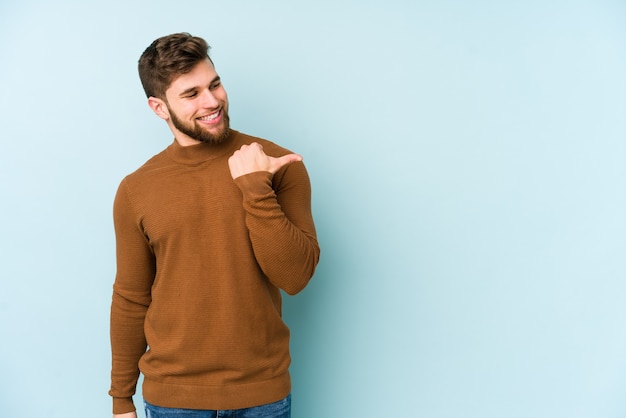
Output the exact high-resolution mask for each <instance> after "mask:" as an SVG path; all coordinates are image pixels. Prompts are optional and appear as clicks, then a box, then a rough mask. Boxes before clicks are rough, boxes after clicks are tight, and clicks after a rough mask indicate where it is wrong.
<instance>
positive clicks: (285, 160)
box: [270, 154, 302, 174]
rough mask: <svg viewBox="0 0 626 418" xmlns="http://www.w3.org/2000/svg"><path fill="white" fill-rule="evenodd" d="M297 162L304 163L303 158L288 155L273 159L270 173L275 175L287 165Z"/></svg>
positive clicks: (297, 155) (296, 155)
mask: <svg viewBox="0 0 626 418" xmlns="http://www.w3.org/2000/svg"><path fill="white" fill-rule="evenodd" d="M297 161H302V156H301V155H299V154H287V155H283V156H282V157H278V158H272V160H271V168H270V172H271V173H272V174H274V173H276V172H277V171H278V170H280V169H281V168H283V167H284V166H286V165H287V164H291V163H295V162H297Z"/></svg>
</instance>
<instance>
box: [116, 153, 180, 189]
mask: <svg viewBox="0 0 626 418" xmlns="http://www.w3.org/2000/svg"><path fill="white" fill-rule="evenodd" d="M166 152H167V148H165V149H164V150H162V151H160V152H159V153H157V154H155V155H153V156H152V157H150V158H149V159H148V160H147V161H146V162H144V163H143V164H142V165H140V166H139V168H137V169H136V170H135V171H133V172H131V173H130V174H128V175H126V177H125V178H124V181H126V182H129V181H130V182H136V181H141V180H142V179H144V178H149V177H152V176H154V175H155V174H156V173H158V172H159V171H161V170H163V168H165V167H167V165H168V163H169V159H168V158H167V157H166Z"/></svg>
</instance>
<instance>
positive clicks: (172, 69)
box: [139, 32, 211, 99]
mask: <svg viewBox="0 0 626 418" xmlns="http://www.w3.org/2000/svg"><path fill="white" fill-rule="evenodd" d="M210 48H211V47H210V46H209V45H208V44H207V43H206V41H205V40H204V39H202V38H199V37H197V36H191V35H190V34H188V33H186V32H183V33H175V34H172V35H167V36H163V37H161V38H158V39H157V40H155V41H154V42H152V44H151V45H150V46H149V47H148V48H146V50H145V51H144V52H143V54H141V57H140V58H139V79H140V80H141V84H142V85H143V89H144V91H145V92H146V96H147V97H151V96H152V97H158V98H161V99H164V98H165V90H167V88H168V87H169V86H170V84H171V83H172V81H174V78H175V77H176V76H178V75H181V74H186V73H188V72H190V71H191V70H192V69H193V67H194V66H195V65H196V64H197V63H199V62H200V61H202V60H204V59H206V58H209V49H210ZM209 59H210V58H209Z"/></svg>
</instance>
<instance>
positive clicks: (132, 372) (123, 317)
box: [109, 182, 155, 414]
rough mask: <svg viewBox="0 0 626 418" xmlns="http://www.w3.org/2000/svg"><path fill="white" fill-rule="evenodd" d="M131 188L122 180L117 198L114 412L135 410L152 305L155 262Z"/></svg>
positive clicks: (112, 350) (115, 215) (113, 331)
mask: <svg viewBox="0 0 626 418" xmlns="http://www.w3.org/2000/svg"><path fill="white" fill-rule="evenodd" d="M128 193H129V191H128V189H127V185H126V184H125V182H122V184H121V185H120V188H119V189H118V192H117V195H116V197H115V204H114V209H113V218H114V224H115V239H116V259H117V274H116V277H115V284H114V285H113V298H112V302H111V355H112V367H111V389H110V391H109V394H110V395H111V396H112V397H113V413H114V414H122V413H132V411H134V410H135V406H134V404H133V400H132V396H133V395H134V394H135V391H136V386H137V380H138V378H139V359H140V358H141V356H142V355H143V354H144V353H145V351H146V347H147V344H146V339H145V335H144V320H145V316H146V311H147V309H148V306H149V305H150V301H151V295H150V288H151V285H152V282H153V280H154V274H155V261H154V256H153V254H152V251H151V248H150V246H149V244H148V241H147V238H146V236H145V235H144V234H143V231H142V229H141V225H140V224H139V221H138V219H139V217H138V216H137V215H136V213H135V210H134V208H133V205H132V203H131V200H130V199H129V195H128Z"/></svg>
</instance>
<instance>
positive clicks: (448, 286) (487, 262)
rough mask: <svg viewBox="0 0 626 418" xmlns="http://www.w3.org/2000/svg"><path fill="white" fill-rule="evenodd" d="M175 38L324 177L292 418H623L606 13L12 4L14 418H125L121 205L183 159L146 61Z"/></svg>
mask: <svg viewBox="0 0 626 418" xmlns="http://www.w3.org/2000/svg"><path fill="white" fill-rule="evenodd" d="M179 31H189V32H191V33H193V34H197V35H200V36H203V37H205V38H206V39H207V40H208V41H209V42H210V43H211V44H212V46H213V50H212V55H213V58H214V60H215V62H216V64H217V69H218V71H219V72H220V74H221V76H222V78H223V80H224V83H225V86H226V88H227V90H228V92H229V95H230V101H231V113H232V121H233V126H234V127H235V128H237V129H239V130H241V131H244V132H247V133H250V134H255V135H258V136H263V137H267V138H268V139H272V140H274V141H276V142H278V143H280V144H282V145H285V146H287V147H289V148H291V149H293V150H295V151H297V152H299V153H302V154H303V155H304V157H305V163H306V164H307V166H308V168H309V172H310V175H311V181H312V185H313V187H314V211H315V216H316V222H317V226H318V229H319V238H320V242H321V245H322V261H321V263H320V266H319V269H318V271H317V273H316V276H315V278H314V279H313V281H312V282H311V284H310V286H309V287H308V288H307V289H305V291H303V292H302V293H301V294H299V295H298V296H295V297H293V298H287V299H286V300H285V317H286V321H287V322H288V323H289V324H290V326H291V328H292V336H293V340H292V348H293V357H294V362H293V367H292V372H293V378H294V418H307V417H311V418H312V417H321V416H324V417H348V418H350V417H378V416H394V417H413V416H415V417H428V418H458V417H469V418H474V417H476V418H478V417H480V418H491V417H493V418H496V417H497V418H502V417H507V418H515V417H520V418H522V417H523V418H528V417H533V418H538V417H546V418H554V417H567V418H573V417H589V418H591V417H593V418H597V417H602V418H612V417H615V418H617V417H624V416H626V398H624V392H625V391H626V356H625V355H624V353H625V352H626V329H625V328H626V327H625V325H624V324H625V321H624V318H625V316H626V303H624V300H626V280H625V279H626V261H625V260H626V257H625V251H626V216H625V215H626V197H625V185H626V164H625V163H624V160H625V157H626V144H625V140H626V117H625V115H626V76H625V75H626V4H625V3H624V2H620V1H608V0H595V1H593V0H587V1H584V0H573V1H523V2H522V1H520V2H501V1H469V2H463V1H453V0H444V1H401V0H386V1H382V0H379V1H356V0H355V1H315V2H312V1H309V2H293V1H292V2H290V1H286V0H285V1H264V2H260V1H259V2H253V1H231V2H228V1H222V2H211V1H200V0H196V1H180V2H171V1H170V2H166V1H147V0H146V1H135V2H131V1H117V0H116V1H99V2H89V1H75V2H72V1H70V0H58V1H55V2H48V1H43V0H42V1H36V0H21V1H17V0H14V1H10V0H4V1H2V2H1V3H0V63H1V64H0V120H1V121H2V148H1V152H0V159H1V166H0V177H1V184H0V196H1V199H2V203H1V206H0V207H1V214H0V237H1V241H0V257H1V264H0V277H1V284H2V288H1V290H0V339H1V342H0V416H2V417H24V418H31V417H82V416H89V417H107V416H110V399H109V397H108V395H107V393H106V392H107V390H108V385H109V362H110V360H109V343H108V310H109V303H110V294H111V285H112V281H113V278H114V272H115V259H114V243H113V230H112V221H111V206H112V200H113V196H114V193H115V190H116V188H117V185H118V183H119V181H120V180H121V178H122V177H123V176H124V175H125V174H127V173H129V172H130V171H132V170H134V169H135V168H137V167H138V166H139V165H140V164H142V163H143V162H144V161H145V160H146V159H147V158H149V157H150V156H152V155H153V154H155V153H157V152H158V151H160V150H161V149H162V148H164V147H165V146H167V145H168V144H169V143H170V142H171V134H170V132H169V131H168V130H167V128H166V125H165V124H164V123H163V122H162V121H161V120H160V119H158V118H157V117H155V116H154V115H153V114H152V112H151V111H150V110H149V108H148V107H147V105H146V102H145V98H144V96H143V93H142V91H141V87H140V84H139V80H138V77H137V75H136V61H137V59H138V57H139V55H140V54H141V52H142V51H143V49H144V48H145V47H146V46H147V45H148V44H149V43H150V42H151V41H152V40H153V39H155V38H156V37H158V36H161V35H165V34H168V33H172V32H179ZM138 404H139V398H138ZM142 415H143V412H141V414H140V416H142Z"/></svg>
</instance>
